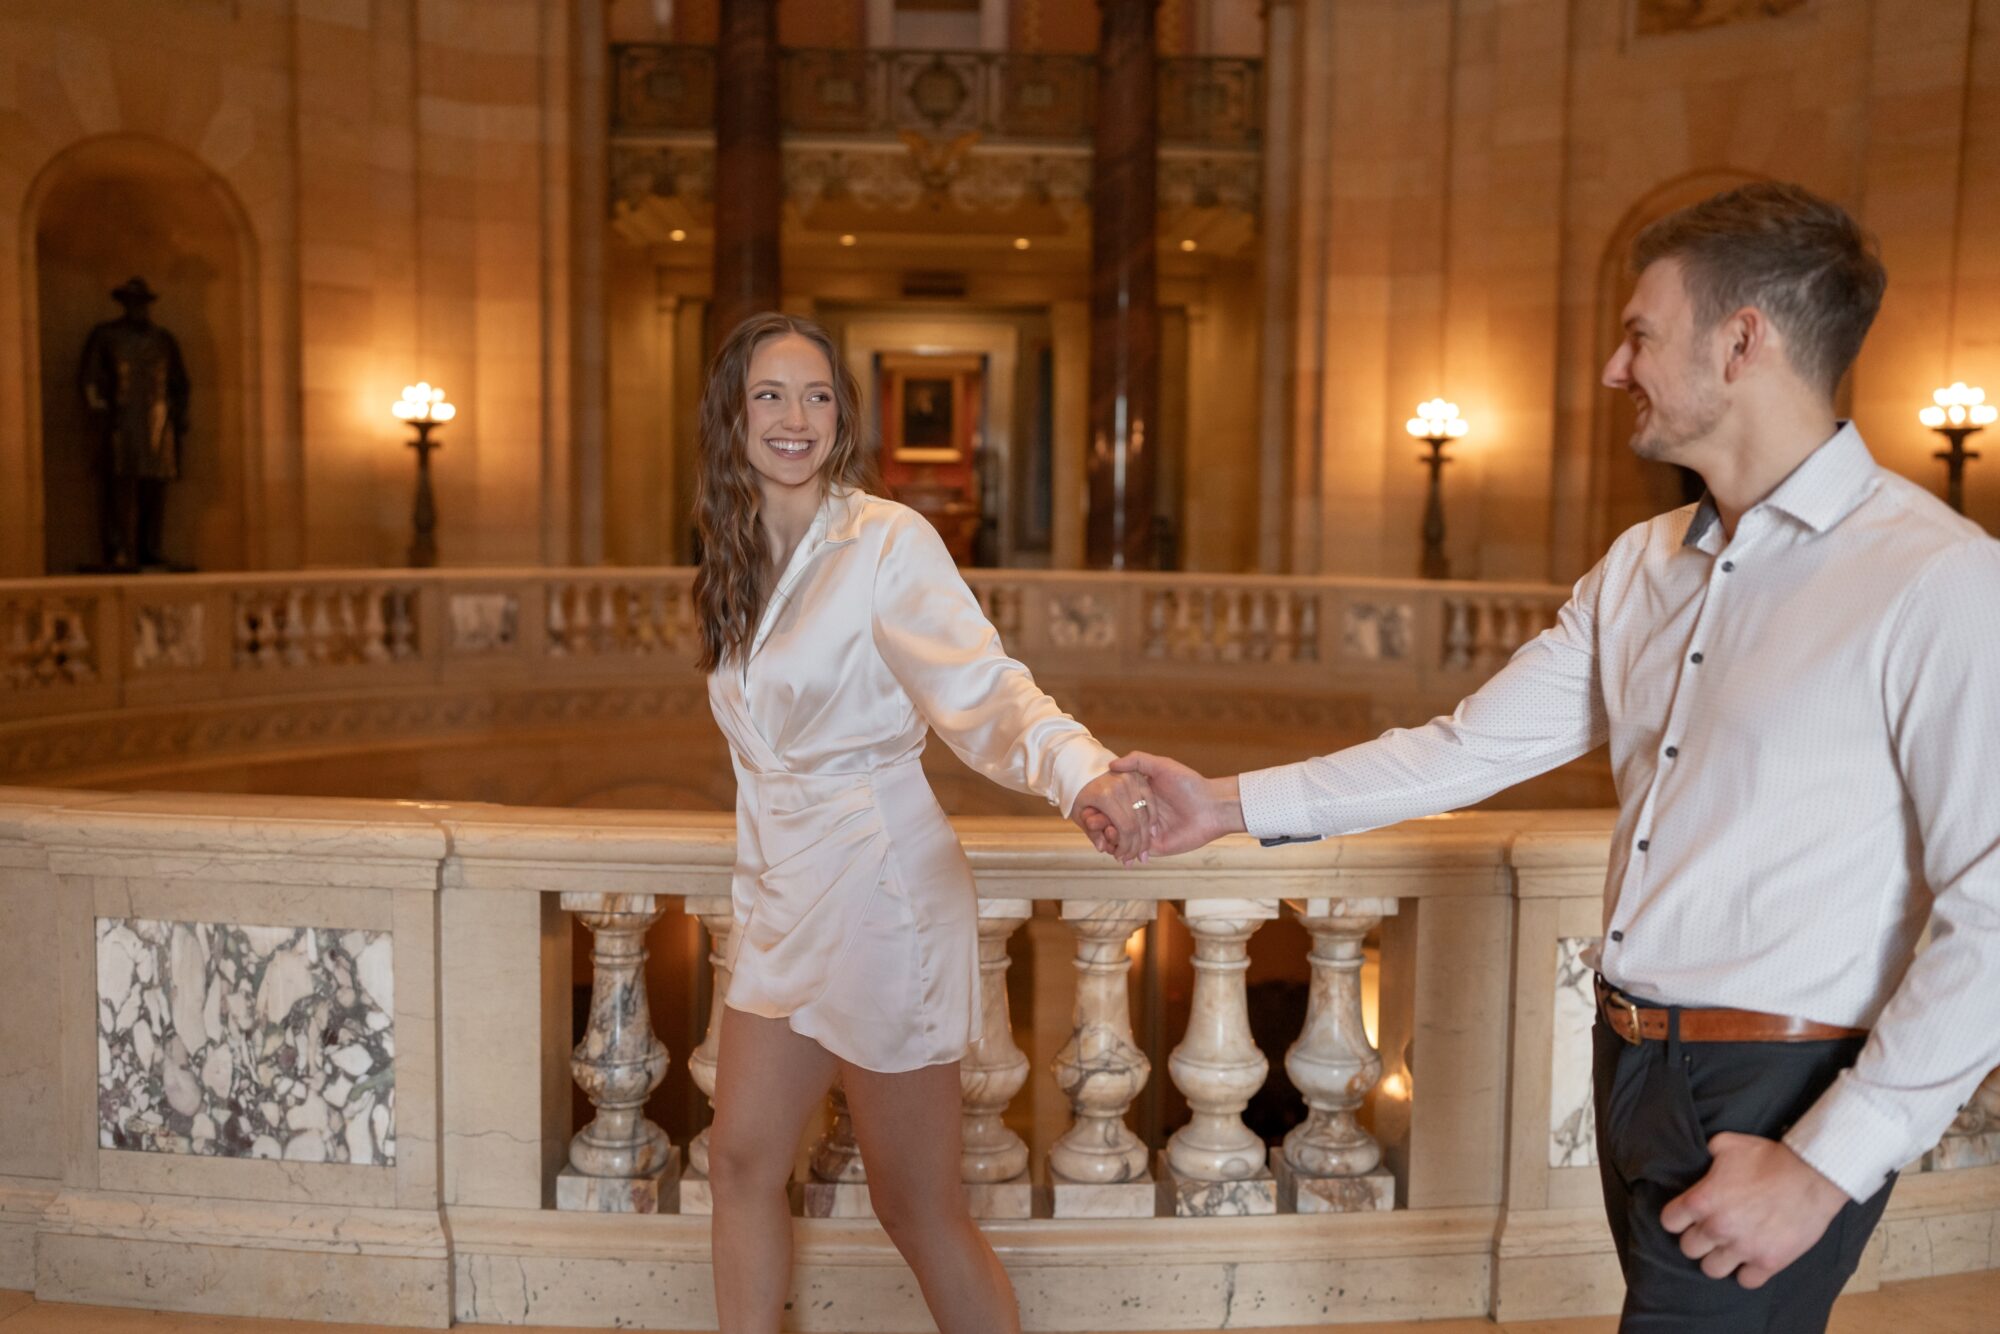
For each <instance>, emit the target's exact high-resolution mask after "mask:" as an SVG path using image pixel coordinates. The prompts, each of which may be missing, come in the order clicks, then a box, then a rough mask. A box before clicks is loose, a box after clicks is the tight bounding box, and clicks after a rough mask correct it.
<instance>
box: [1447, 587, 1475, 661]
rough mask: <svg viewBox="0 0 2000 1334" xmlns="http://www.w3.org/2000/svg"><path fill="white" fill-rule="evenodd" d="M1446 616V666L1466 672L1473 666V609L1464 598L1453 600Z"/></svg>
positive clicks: (1448, 602) (1449, 601) (1448, 606)
mask: <svg viewBox="0 0 2000 1334" xmlns="http://www.w3.org/2000/svg"><path fill="white" fill-rule="evenodd" d="M1444 615H1445V629H1444V665H1445V666H1446V667H1447V668H1450V669H1452V670H1454V671H1464V670H1465V669H1466V668H1468V667H1470V666H1472V608H1471V606H1470V605H1469V604H1468V603H1467V601H1466V599H1464V598H1451V599H1448V600H1447V601H1446V602H1445V604H1444Z"/></svg>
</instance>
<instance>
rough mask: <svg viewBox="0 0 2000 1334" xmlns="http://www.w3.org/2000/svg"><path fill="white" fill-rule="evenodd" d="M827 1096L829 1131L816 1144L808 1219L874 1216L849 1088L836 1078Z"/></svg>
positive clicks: (807, 1187)
mask: <svg viewBox="0 0 2000 1334" xmlns="http://www.w3.org/2000/svg"><path fill="white" fill-rule="evenodd" d="M826 1097H827V1112H828V1117H827V1127H826V1134H824V1135H822V1136H820V1141H819V1143H818V1144H816V1145H814V1146H813V1151H812V1161H811V1164H810V1167H811V1172H812V1175H811V1176H810V1177H809V1178H808V1179H807V1180H806V1183H805V1189H804V1192H803V1195H804V1209H803V1212H804V1213H805V1216H806V1217H807V1218H872V1217H874V1216H875V1209H874V1206H873V1205H872V1204H871V1203H870V1202H869V1199H868V1171H867V1169H866V1168H865V1167H864V1166H863V1165H862V1162H861V1146H860V1145H859V1144H858V1143H856V1142H855V1139H854V1117H853V1115H852V1114H851V1113H850V1112H849V1111H848V1110H847V1090H846V1089H844V1088H842V1087H841V1086H840V1083H839V1081H838V1080H836V1081H835V1082H834V1085H833V1087H832V1088H830V1089H828V1090H827V1094H826Z"/></svg>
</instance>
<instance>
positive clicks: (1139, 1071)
mask: <svg viewBox="0 0 2000 1334" xmlns="http://www.w3.org/2000/svg"><path fill="white" fill-rule="evenodd" d="M1158 911H1159V909H1158V906H1157V905H1156V904H1153V903H1150V902H1146V901H1143V900H1123V899H1109V900H1071V901H1067V902H1065V903H1064V904H1063V905H1062V915H1063V920H1065V921H1067V922H1069V923H1070V926H1071V929H1072V930H1074V931H1075V932H1076V960H1075V963H1076V972H1077V978H1076V1011H1075V1017H1074V1020H1073V1021H1072V1027H1071V1031H1070V1037H1069V1041H1068V1042H1066V1043H1064V1044H1063V1047H1062V1050H1061V1051H1059V1052H1057V1053H1056V1058H1055V1062H1054V1064H1053V1067H1052V1068H1053V1070H1054V1072H1055V1077H1056V1085H1057V1087H1059V1088H1061V1089H1062V1091H1063V1093H1064V1095H1065V1096H1066V1097H1067V1098H1068V1099H1069V1105H1070V1113H1071V1116H1072V1120H1071V1122H1070V1126H1069V1129H1067V1130H1065V1131H1064V1132H1063V1133H1062V1136H1061V1138H1059V1139H1058V1140H1057V1141H1056V1142H1055V1144H1054V1145H1053V1146H1052V1147H1051V1148H1050V1149H1049V1178H1050V1184H1051V1186H1052V1187H1053V1198H1054V1207H1055V1216H1056V1217H1058V1218H1148V1217H1151V1216H1152V1214H1153V1211H1154V1186H1153V1181H1152V1177H1151V1174H1150V1173H1149V1172H1148V1171H1147V1170H1146V1146H1145V1145H1144V1144H1142V1143H1140V1141H1139V1137H1138V1136H1137V1135H1134V1134H1133V1133H1132V1131H1131V1130H1130V1129H1129V1128H1128V1127H1127V1126H1126V1124H1125V1112H1126V1110H1127V1109H1128V1108H1129V1107H1131V1105H1132V1102H1133V1100H1134V1099H1136V1098H1137V1097H1138V1096H1139V1092H1140V1090H1141V1089H1143V1088H1145V1087H1146V1079H1147V1077H1148V1076H1149V1075H1151V1074H1152V1070H1153V1067H1152V1063H1151V1062H1149V1061H1148V1060H1147V1059H1146V1054H1145V1053H1144V1052H1142V1051H1140V1050H1139V1045H1138V1044H1137V1043H1136V1042H1134V1041H1133V1040H1132V1010H1131V1002H1130V1000H1129V998H1128V995H1127V977H1128V975H1129V973H1130V971H1131V961H1130V960H1129V959H1128V958H1127V956H1126V953H1125V942H1126V940H1127V939H1129V938H1130V937H1131V935H1132V933H1133V932H1134V931H1137V930H1138V929H1139V928H1140V927H1143V926H1144V925H1146V923H1148V922H1150V921H1152V920H1153V919H1154V917H1155V916H1156V915H1157V913H1158Z"/></svg>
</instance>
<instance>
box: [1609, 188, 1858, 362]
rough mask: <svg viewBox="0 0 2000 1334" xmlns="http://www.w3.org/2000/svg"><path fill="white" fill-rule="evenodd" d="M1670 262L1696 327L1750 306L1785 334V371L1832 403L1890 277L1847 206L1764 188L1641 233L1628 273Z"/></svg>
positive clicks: (1727, 195) (1701, 206)
mask: <svg viewBox="0 0 2000 1334" xmlns="http://www.w3.org/2000/svg"><path fill="white" fill-rule="evenodd" d="M1662 259H1677V260H1679V261H1680V263H1681V274H1682V277H1683V279H1684V281H1685V282H1686V283H1687V290H1688V296H1689V297H1690V298H1691V299H1692V300H1693V302H1694V312H1695V322H1696V326H1697V328H1699V329H1702V330H1708V329H1713V328H1714V327H1715V326H1716V325H1717V324H1719V323H1721V322H1722V321H1723V320H1724V319H1725V318H1727V317H1728V316H1729V315H1731V314H1732V313H1734V312H1736V311H1738V310H1741V309H1742V308H1743V307H1745V306H1755V307H1756V308H1757V309H1759V310H1761V311H1763V312H1764V313H1765V314H1766V315H1767V316H1769V317H1770V319H1771V322H1772V323H1773V324H1774V325H1776V326H1777V328H1778V331H1779V332H1780V333H1782V334H1783V335H1784V338H1785V347H1786V349H1787V351H1788V352H1789V354H1790V357H1791V362H1792V368H1793V369H1794V370H1796V371H1797V372H1798V373H1799V375H1800V376H1801V377H1802V378H1804V379H1805V380H1807V381H1808V382H1810V383H1812V384H1815V385H1817V386H1819V387H1820V388H1821V389H1822V390H1824V391H1825V392H1826V394H1827V396H1828V397H1832V395H1833V392H1834V390H1835V388H1837V387H1838V386H1839V384H1840V377H1841V376H1843V375H1845V374H1846V373H1847V368H1848V367H1849V366H1852V365H1853V364H1854V359H1855V357H1857V356H1859V355H1860V353H1861V340H1862V339H1864V338H1866V337H1867V336H1868V326H1869V325H1871V324H1873V323H1874V322H1875V312H1876V311H1877V310H1878V309H1880V308H1881V305H1882V289H1883V288H1884V287H1885V286H1887V285H1888V281H1889V277H1888V274H1887V273H1886V272H1884V271H1883V268H1882V261H1881V259H1880V257H1879V256H1878V255H1877V253H1876V245H1875V239H1874V238H1873V237H1872V236H1870V235H1869V234H1868V233H1866V232H1864V231H1862V230H1861V226H1860V224H1859V223H1857V222H1855V221H1854V219H1853V218H1852V217H1850V216H1849V215H1848V213H1847V210H1846V209H1843V208H1842V207H1840V205H1838V204H1835V203H1832V202H1830V201H1828V200H1825V199H1821V198H1820V197H1819V196H1818V195H1815V194H1813V193H1812V192H1811V191H1809V190H1806V189H1804V188H1803V187H1801V186H1797V185H1786V184H1782V183H1780V182H1776V181H1761V182H1758V183H1756V184H1752V185H1744V186H1739V187H1738V188H1736V189H1734V190H1727V191H1724V192H1723V193H1722V194H1719V195H1714V196H1712V197H1710V198H1708V199H1704V200H1702V201H1701V202H1700V203H1698V204H1692V205H1690V206H1688V207H1687V208H1684V209H1681V210H1680V211H1679V212H1677V213H1669V214H1668V215H1667V216H1666V217H1664V218H1661V219H1660V220H1659V221H1657V222H1655V223H1653V224H1652V225H1651V226H1649V227H1647V228H1646V230H1644V231H1642V232H1640V233H1639V236H1638V239H1637V240H1635V241H1634V242H1633V243H1632V268H1633V272H1635V273H1643V272H1645V270H1646V267H1647V266H1648V265H1650V264H1653V263H1655V262H1657V261H1659V260H1662Z"/></svg>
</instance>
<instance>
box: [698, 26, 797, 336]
mask: <svg viewBox="0 0 2000 1334" xmlns="http://www.w3.org/2000/svg"><path fill="white" fill-rule="evenodd" d="M715 57H716V60H715V284H714V286H715V320H714V323H713V324H712V325H711V326H710V330H711V333H712V340H711V341H712V343H720V342H721V341H722V340H723V339H724V338H726V337H728V336H729V331H730V330H731V329H734V328H735V327H736V326H737V325H738V324H739V323H741V322H742V320H743V318H744V317H745V316H747V315H754V314H756V313H757V312H759V311H763V310H776V309H777V308H778V299H779V294H780V286H779V277H778V225H779V220H780V216H781V212H782V210H783V207H784V200H785V184H784V175H785V173H784V155H783V152H782V150H781V148H780V143H779V134H780V126H779V121H778V3H777V0H722V13H721V28H720V31H719V33H718V35H717V38H716V44H715Z"/></svg>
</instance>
